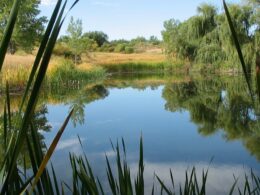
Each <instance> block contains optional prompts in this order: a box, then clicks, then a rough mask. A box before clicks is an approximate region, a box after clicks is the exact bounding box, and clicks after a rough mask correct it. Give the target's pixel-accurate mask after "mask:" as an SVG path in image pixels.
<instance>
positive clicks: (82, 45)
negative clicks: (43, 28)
mask: <svg viewBox="0 0 260 195" xmlns="http://www.w3.org/2000/svg"><path fill="white" fill-rule="evenodd" d="M67 33H68V39H67V40H68V45H69V47H70V49H71V52H72V53H73V55H74V63H75V64H77V63H78V62H79V61H80V59H81V54H82V53H83V52H86V51H87V50H88V49H91V48H92V47H94V45H95V42H94V41H93V40H91V39H89V38H88V37H85V36H82V21H81V20H80V19H77V20H74V18H73V17H71V19H70V23H69V25H68V29H67Z"/></svg>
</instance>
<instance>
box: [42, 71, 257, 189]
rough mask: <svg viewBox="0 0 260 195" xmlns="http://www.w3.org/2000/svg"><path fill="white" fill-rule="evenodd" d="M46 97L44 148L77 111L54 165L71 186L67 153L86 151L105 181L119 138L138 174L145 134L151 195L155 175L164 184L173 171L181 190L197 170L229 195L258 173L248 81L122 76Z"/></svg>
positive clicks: (213, 186) (254, 117)
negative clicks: (189, 173)
mask: <svg viewBox="0 0 260 195" xmlns="http://www.w3.org/2000/svg"><path fill="white" fill-rule="evenodd" d="M42 97H43V100H42V101H41V102H42V104H43V105H45V110H46V111H48V113H46V114H45V116H46V119H47V121H48V125H50V126H51V127H52V130H51V131H49V132H46V131H43V132H42V134H43V136H44V137H45V141H46V143H47V145H48V144H50V143H51V141H52V139H53V137H54V136H55V134H56V133H57V130H58V129H59V127H60V126H61V125H62V123H63V121H64V119H65V118H66V116H67V114H68V113H69V111H70V109H71V108H74V109H75V111H76V112H75V114H74V116H73V120H72V121H71V122H70V123H69V125H68V126H67V128H66V131H65V133H64V134H63V136H62V140H61V141H60V142H59V145H58V147H57V150H56V152H55V154H54V156H53V158H52V162H53V164H54V167H55V170H56V172H57V173H58V175H59V177H60V178H62V179H63V180H65V181H67V182H69V181H70V179H71V172H70V163H69V158H68V157H69V153H70V152H71V153H76V154H78V155H80V154H82V153H83V150H84V152H85V153H86V154H87V156H88V158H89V161H90V163H91V165H92V166H93V170H94V172H95V173H96V174H97V176H98V177H99V178H100V180H101V181H103V182H105V180H106V166H105V154H106V155H107V156H108V157H109V159H110V160H111V161H113V159H114V158H115V153H114V152H113V150H112V147H111V142H110V141H112V142H113V143H116V142H117V140H118V141H119V142H120V141H121V138H124V140H125V144H126V148H127V159H128V162H129V165H130V167H131V169H132V171H133V173H134V172H135V171H136V169H137V163H138V158H139V140H140V137H141V135H142V137H143V141H144V158H145V184H146V188H147V189H146V190H147V193H150V192H151V190H152V185H153V183H156V180H155V179H154V173H156V174H157V175H158V176H159V177H161V178H162V179H163V180H164V181H166V183H167V180H168V181H169V179H170V174H169V169H170V168H171V169H172V170H173V173H174V178H175V183H176V184H179V183H181V182H182V181H183V180H184V178H185V171H186V170H187V169H188V170H190V169H191V168H192V167H193V166H195V167H196V169H197V174H198V176H199V177H200V175H201V172H202V170H203V169H204V170H206V169H209V177H208V181H207V184H208V186H207V190H208V192H209V194H222V193H224V192H227V191H229V190H230V188H231V186H232V184H233V183H234V176H233V175H235V176H236V177H238V178H240V182H241V183H242V182H243V177H244V174H245V173H249V172H250V169H251V168H252V169H254V171H255V172H256V173H258V172H259V171H260V166H259V160H260V128H259V124H260V123H259V120H258V119H259V116H258V115H257V110H256V109H255V107H254V106H253V104H252V102H251V99H250V96H249V95H248V93H247V89H246V86H245V85H244V82H243V77H240V76H212V75H211V76H207V77H206V76H201V75H196V76H195V75H193V76H164V75H121V76H113V78H108V79H106V80H105V81H102V82H99V83H95V84H91V85H87V86H83V87H79V88H77V87H75V88H71V89H69V90H66V89H62V88H59V90H53V91H51V92H45V93H44V94H43V95H42ZM77 136H79V137H80V139H81V141H82V144H83V149H82V148H81V146H80V144H79V141H78V137H77ZM238 184H240V183H239V182H238Z"/></svg>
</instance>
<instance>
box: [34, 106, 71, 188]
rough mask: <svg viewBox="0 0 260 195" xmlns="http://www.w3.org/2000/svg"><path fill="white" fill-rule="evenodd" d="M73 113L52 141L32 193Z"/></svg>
mask: <svg viewBox="0 0 260 195" xmlns="http://www.w3.org/2000/svg"><path fill="white" fill-rule="evenodd" d="M72 113H73V110H72V111H71V112H70V113H69V115H68V116H67V118H66V120H65V121H64V123H63V125H62V127H61V128H60V130H59V131H58V133H57V135H56V136H55V138H54V140H53V141H52V143H51V145H50V147H49V150H48V151H47V153H46V155H45V157H44V159H43V161H42V163H41V165H40V167H39V170H38V172H37V174H36V176H35V179H34V181H33V184H32V189H31V191H32V190H33V189H34V187H35V185H36V184H37V182H38V181H39V179H40V177H41V175H42V173H43V171H44V170H45V167H46V165H47V163H48V161H49V159H50V158H51V156H52V154H53V152H54V150H55V148H56V146H57V144H58V142H59V140H60V138H61V136H62V134H63V132H64V130H65V128H66V126H67V124H68V122H69V120H70V117H71V115H72Z"/></svg>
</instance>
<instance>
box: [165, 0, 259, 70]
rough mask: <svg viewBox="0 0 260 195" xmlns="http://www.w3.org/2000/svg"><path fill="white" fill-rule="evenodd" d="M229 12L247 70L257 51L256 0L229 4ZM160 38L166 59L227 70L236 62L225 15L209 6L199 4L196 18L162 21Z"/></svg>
mask: <svg viewBox="0 0 260 195" xmlns="http://www.w3.org/2000/svg"><path fill="white" fill-rule="evenodd" d="M229 10H230V14H231V17H232V19H233V23H234V25H235V28H236V32H237V34H238V39H239V42H240V44H241V46H242V50H243V53H244V57H245V60H246V63H247V65H248V66H249V67H250V65H251V64H252V63H253V62H254V60H255V54H256V52H259V51H260V1H259V0H247V1H245V2H244V3H243V4H229ZM162 36H163V42H164V46H165V52H166V54H167V55H168V56H169V58H170V59H183V60H185V61H187V62H190V64H193V63H194V62H195V63H197V64H203V66H205V67H204V68H208V69H216V68H219V67H223V66H226V67H227V68H230V67H234V64H236V62H238V57H237V54H236V51H235V46H234V42H233V39H232V37H231V33H230V30H229V26H228V22H227V19H226V16H225V13H223V12H218V9H217V8H216V7H215V6H213V5H210V4H205V3H204V4H201V5H200V6H199V7H198V8H197V15H195V16H193V17H191V18H189V19H188V20H186V21H184V22H180V21H178V20H175V19H171V20H168V21H165V22H164V30H163V31H162ZM237 64H238V63H237Z"/></svg>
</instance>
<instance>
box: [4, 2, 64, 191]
mask: <svg viewBox="0 0 260 195" xmlns="http://www.w3.org/2000/svg"><path fill="white" fill-rule="evenodd" d="M66 2H67V1H65V3H64V5H63V8H62V10H61V12H60V15H59V17H58V19H57V22H56V24H55V27H54V30H53V32H52V35H51V38H50V40H49V42H48V44H47V47H46V50H45V53H44V56H43V60H42V62H41V67H40V69H39V72H38V75H37V78H36V80H35V83H34V87H33V90H32V93H31V96H30V99H29V102H28V105H27V107H26V111H25V114H24V117H23V121H22V125H21V129H20V131H19V135H18V138H17V140H16V143H15V148H14V152H13V154H12V158H11V163H10V167H9V168H8V171H7V173H8V175H7V178H6V180H5V182H4V185H3V188H2V192H4V191H5V190H6V188H7V184H8V182H9V179H10V176H11V175H12V173H13V170H14V165H15V162H16V160H17V158H18V155H19V153H20V150H21V147H20V146H21V145H23V143H24V140H25V137H26V134H27V129H28V127H29V123H30V120H31V118H32V116H33V113H34V109H35V106H36V103H37V99H38V94H39V91H40V88H41V85H42V82H43V79H44V76H45V74H46V71H47V67H48V64H49V61H50V58H51V54H52V50H53V48H54V45H55V42H56V40H57V37H58V34H59V31H60V28H61V26H60V24H61V20H62V15H63V12H64V10H65V6H66Z"/></svg>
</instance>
